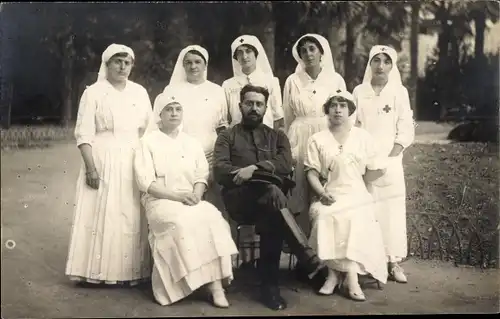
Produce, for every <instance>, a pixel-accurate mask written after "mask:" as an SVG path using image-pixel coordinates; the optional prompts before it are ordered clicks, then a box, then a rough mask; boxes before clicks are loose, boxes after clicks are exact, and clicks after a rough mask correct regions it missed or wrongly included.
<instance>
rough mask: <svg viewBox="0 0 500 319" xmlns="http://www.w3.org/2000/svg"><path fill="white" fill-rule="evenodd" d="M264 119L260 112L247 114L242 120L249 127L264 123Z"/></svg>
mask: <svg viewBox="0 0 500 319" xmlns="http://www.w3.org/2000/svg"><path fill="white" fill-rule="evenodd" d="M250 115H257V116H250ZM263 120H264V117H263V116H260V115H258V114H255V113H253V114H248V115H246V116H243V118H242V122H243V124H244V125H245V126H249V127H257V126H258V125H259V124H262V122H263Z"/></svg>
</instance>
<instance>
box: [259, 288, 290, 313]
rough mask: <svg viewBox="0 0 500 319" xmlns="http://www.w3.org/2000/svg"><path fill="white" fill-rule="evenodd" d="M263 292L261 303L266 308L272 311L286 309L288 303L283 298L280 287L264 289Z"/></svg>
mask: <svg viewBox="0 0 500 319" xmlns="http://www.w3.org/2000/svg"><path fill="white" fill-rule="evenodd" d="M261 290H262V291H261V301H262V303H263V304H264V305H265V306H266V307H268V308H269V309H272V310H285V309H286V307H287V304H286V301H285V299H283V297H281V295H280V291H279V288H278V287H262V288H261Z"/></svg>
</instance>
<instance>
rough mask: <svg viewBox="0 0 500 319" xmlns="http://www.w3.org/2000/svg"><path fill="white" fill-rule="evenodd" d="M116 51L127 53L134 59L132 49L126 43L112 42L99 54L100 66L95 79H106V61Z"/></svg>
mask: <svg viewBox="0 0 500 319" xmlns="http://www.w3.org/2000/svg"><path fill="white" fill-rule="evenodd" d="M118 53H127V54H128V55H130V56H131V57H132V59H133V60H134V59H135V55H134V51H133V50H132V49H131V48H129V47H128V46H126V45H123V44H116V43H113V44H111V45H110V46H108V47H107V48H106V50H104V52H103V53H102V56H101V67H100V68H99V73H98V74H97V81H103V80H106V79H107V73H108V68H107V67H106V63H107V62H108V61H109V59H111V57H112V56H113V55H115V54H118Z"/></svg>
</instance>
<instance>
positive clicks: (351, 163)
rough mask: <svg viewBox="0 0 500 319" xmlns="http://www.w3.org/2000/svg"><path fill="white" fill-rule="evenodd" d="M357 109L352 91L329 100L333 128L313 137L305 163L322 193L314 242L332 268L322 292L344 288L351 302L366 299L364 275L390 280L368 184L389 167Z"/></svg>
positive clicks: (315, 207) (314, 217)
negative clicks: (359, 122) (356, 120)
mask: <svg viewBox="0 0 500 319" xmlns="http://www.w3.org/2000/svg"><path fill="white" fill-rule="evenodd" d="M355 109H356V105H355V104H354V101H353V97H352V95H351V94H350V93H349V92H347V91H344V90H338V91H337V92H336V93H333V94H332V95H331V96H330V97H329V98H328V99H327V101H326V103H325V104H324V106H323V112H324V113H325V115H326V116H327V117H328V129H327V130H324V131H321V132H318V133H315V134H314V135H312V136H311V137H310V138H309V142H308V148H307V155H306V158H305V161H304V165H305V167H306V176H307V180H308V181H309V184H310V185H311V188H312V190H313V191H314V192H315V193H316V200H314V201H313V203H312V204H311V207H310V211H309V214H310V217H311V224H312V230H311V236H310V238H309V243H310V245H311V247H312V248H313V249H314V250H316V251H317V253H318V257H319V258H320V259H321V260H322V261H323V262H324V263H325V264H326V266H327V267H328V277H327V279H326V281H325V284H324V285H323V287H322V288H321V289H320V291H319V293H320V294H323V295H330V294H333V292H334V290H335V287H336V286H337V285H339V287H340V288H341V291H342V292H343V293H344V294H345V295H346V296H348V297H349V298H351V299H353V300H356V301H364V300H365V299H366V298H365V295H364V293H363V291H362V290H361V287H360V285H359V282H358V275H367V274H369V275H371V276H372V277H373V278H375V279H376V280H377V281H379V282H382V283H384V284H385V283H386V281H387V267H386V263H385V252H384V244H383V240H382V233H381V230H380V226H379V225H378V222H377V220H376V218H375V211H374V200H373V198H372V196H371V195H370V193H369V192H368V189H367V188H366V186H365V180H375V179H377V178H379V177H380V176H381V175H382V174H383V173H384V171H385V166H386V164H385V163H384V159H385V158H384V157H383V156H380V155H379V154H378V152H377V147H376V146H375V143H374V141H373V139H372V138H371V136H370V135H369V134H368V132H367V131H365V130H363V129H361V128H357V127H354V126H353V123H352V121H350V120H349V117H350V116H351V115H352V114H353V113H354V111H355Z"/></svg>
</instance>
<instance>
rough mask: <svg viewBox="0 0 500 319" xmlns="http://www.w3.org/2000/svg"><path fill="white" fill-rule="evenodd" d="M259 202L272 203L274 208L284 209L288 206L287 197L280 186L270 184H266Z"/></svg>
mask: <svg viewBox="0 0 500 319" xmlns="http://www.w3.org/2000/svg"><path fill="white" fill-rule="evenodd" d="M259 202H260V204H264V205H271V206H272V208H276V209H282V208H284V207H286V202H287V198H286V196H285V194H284V193H283V191H282V190H281V189H280V188H279V187H278V186H276V185H274V184H269V185H266V191H265V194H264V196H263V197H262V198H261V201H259Z"/></svg>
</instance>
